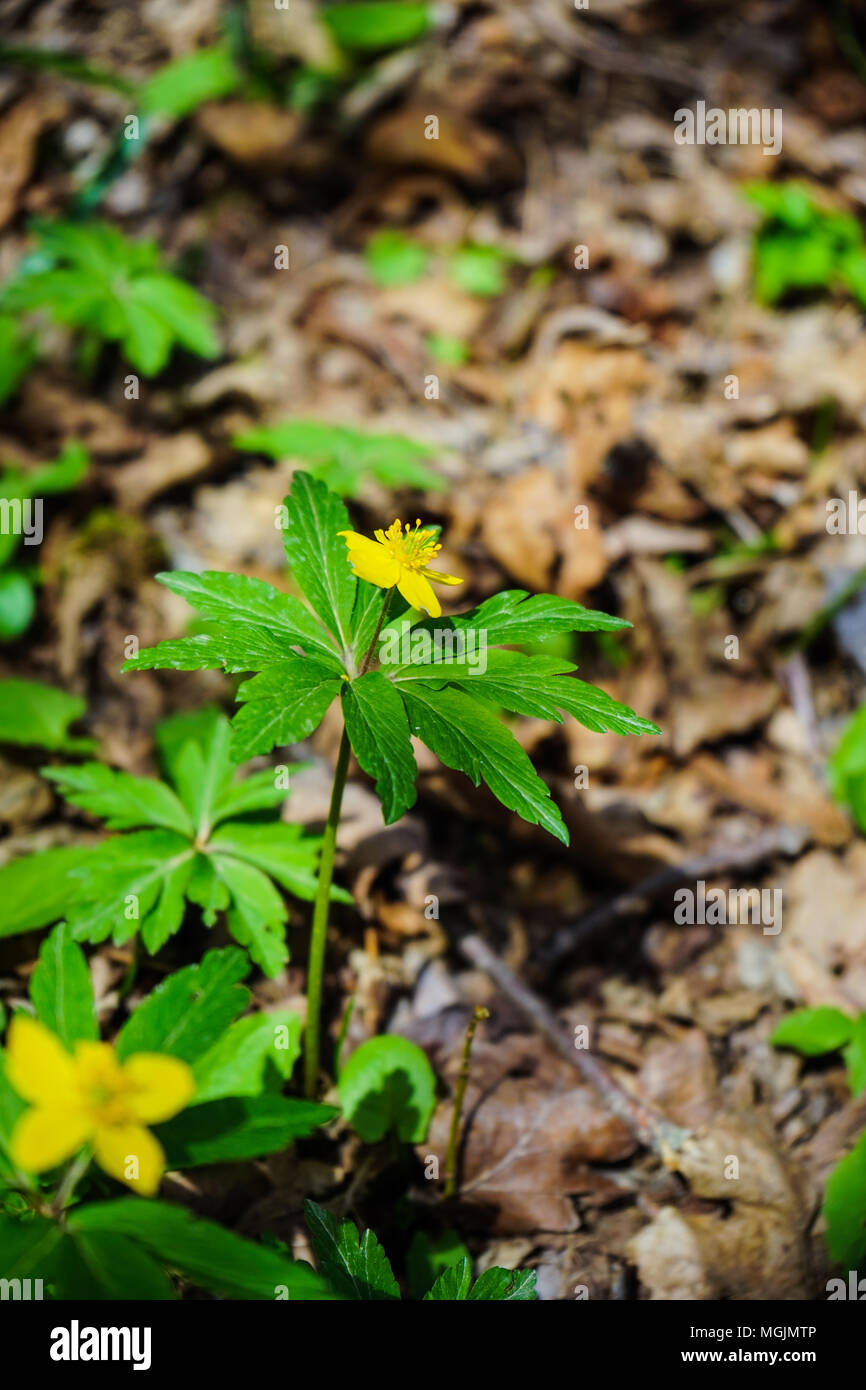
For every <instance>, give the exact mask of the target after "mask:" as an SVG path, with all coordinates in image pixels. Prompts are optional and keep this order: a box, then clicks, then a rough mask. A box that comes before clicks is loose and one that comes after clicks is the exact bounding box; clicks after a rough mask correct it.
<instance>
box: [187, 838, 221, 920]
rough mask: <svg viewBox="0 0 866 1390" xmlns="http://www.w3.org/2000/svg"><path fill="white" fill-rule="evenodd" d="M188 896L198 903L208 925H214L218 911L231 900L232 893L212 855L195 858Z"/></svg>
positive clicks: (188, 885)
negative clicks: (221, 876) (218, 872)
mask: <svg viewBox="0 0 866 1390" xmlns="http://www.w3.org/2000/svg"><path fill="white" fill-rule="evenodd" d="M186 896H187V898H188V899H189V901H190V902H191V903H196V904H197V905H198V906H199V907H200V908H201V910H202V919H203V921H204V924H205V926H206V927H212V926H213V925H214V923H215V922H216V919H217V913H218V912H222V911H223V909H224V908H227V907H228V905H229V903H230V902H231V894H230V893H229V890H228V889H227V888H226V886H225V884H224V883H223V881H222V879H221V878H219V876H218V875H217V873H216V871H215V869H214V866H213V861H212V859H211V857H210V855H208V854H197V855H196V857H195V859H194V860H193V862H192V873H191V874H190V878H189V883H188V884H187V887H186Z"/></svg>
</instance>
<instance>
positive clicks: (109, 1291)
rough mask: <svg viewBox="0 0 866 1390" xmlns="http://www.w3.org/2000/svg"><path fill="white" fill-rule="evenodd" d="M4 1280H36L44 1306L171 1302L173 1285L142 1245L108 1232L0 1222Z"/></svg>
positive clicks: (51, 1224)
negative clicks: (79, 1302)
mask: <svg viewBox="0 0 866 1390" xmlns="http://www.w3.org/2000/svg"><path fill="white" fill-rule="evenodd" d="M0 1244H1V1247H3V1277H6V1279H22V1280H24V1279H31V1280H35V1279H40V1280H42V1282H43V1290H42V1295H43V1297H44V1298H46V1300H47V1301H53V1302H57V1301H67V1300H86V1301H88V1302H89V1301H92V1300H97V1301H101V1300H135V1301H136V1302H138V1301H154V1300H171V1298H174V1297H175V1293H174V1287H172V1284H171V1280H170V1279H168V1276H167V1275H165V1272H164V1270H163V1269H161V1268H160V1265H158V1264H157V1261H156V1259H154V1258H153V1257H152V1255H150V1254H147V1251H146V1250H143V1248H142V1245H138V1244H136V1243H135V1241H132V1240H129V1238H128V1237H126V1236H121V1234H118V1233H117V1232H110V1230H93V1232H90V1230H88V1232H83V1230H75V1232H72V1230H70V1229H68V1227H63V1226H60V1225H58V1223H57V1222H51V1220H44V1219H43V1218H35V1219H32V1220H26V1222H17V1220H13V1219H8V1218H0Z"/></svg>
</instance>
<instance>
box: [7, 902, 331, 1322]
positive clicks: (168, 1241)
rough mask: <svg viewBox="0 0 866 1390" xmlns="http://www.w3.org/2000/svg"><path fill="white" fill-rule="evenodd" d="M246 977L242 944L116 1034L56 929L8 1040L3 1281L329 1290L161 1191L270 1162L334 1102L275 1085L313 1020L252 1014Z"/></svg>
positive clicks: (78, 959)
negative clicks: (101, 1023)
mask: <svg viewBox="0 0 866 1390" xmlns="http://www.w3.org/2000/svg"><path fill="white" fill-rule="evenodd" d="M248 970H249V962H248V960H247V958H246V956H245V954H244V952H242V951H239V950H237V949H236V948H235V947H229V948H227V949H225V950H222V951H212V952H209V953H208V954H207V955H206V956H205V957H204V959H203V960H202V962H201V964H200V965H193V966H189V967H187V968H186V969H185V970H180V971H178V972H177V973H176V974H175V975H172V976H170V977H169V978H168V979H167V980H166V981H164V983H163V984H162V985H161V986H159V987H158V988H157V989H156V990H154V991H153V993H152V994H151V995H149V997H148V998H147V1000H146V1001H145V1002H144V1003H143V1004H142V1005H141V1007H140V1008H139V1009H138V1010H136V1012H135V1013H134V1014H133V1015H132V1016H131V1017H130V1018H129V1019H128V1021H127V1022H126V1023H125V1024H124V1026H123V1027H122V1028H121V1030H120V1033H119V1034H118V1036H117V1038H116V1039H115V1041H114V1043H113V1044H110V1043H108V1042H102V1041H100V1040H99V1032H98V1028H97V1023H96V1016H95V1012H94V1004H93V990H92V986H91V983H90V975H89V972H88V969H87V962H86V960H85V958H84V955H83V953H82V951H81V948H80V947H79V946H77V945H76V944H75V942H74V941H73V940H72V936H71V933H70V931H69V928H68V927H66V926H60V927H58V928H56V929H55V930H54V931H53V932H52V933H51V935H50V936H49V937H48V938H46V940H45V942H44V943H43V946H42V950H41V952H40V956H39V963H38V965H37V967H36V970H35V971H34V972H33V975H32V977H31V982H30V1002H31V1008H32V1013H30V1012H26V1011H24V1010H21V1011H20V1012H18V1013H16V1014H15V1015H14V1016H13V1019H12V1021H11V1023H10V1025H9V1030H8V1037H7V1045H6V1049H5V1051H4V1050H2V1049H0V1245H2V1249H3V1262H4V1264H3V1271H4V1277H5V1278H9V1279H17V1278H28V1279H34V1278H36V1279H42V1280H43V1281H44V1284H45V1293H46V1296H47V1297H49V1298H52V1299H69V1298H97V1299H103V1298H121V1299H171V1298H175V1297H177V1287H176V1281H177V1280H178V1279H179V1280H181V1281H182V1282H183V1283H184V1284H189V1285H193V1286H195V1287H199V1288H205V1289H210V1290H212V1291H214V1292H215V1293H219V1294H223V1295H225V1296H227V1297H230V1298H258V1299H267V1298H275V1297H280V1296H282V1297H297V1298H304V1299H310V1298H313V1299H315V1298H329V1297H333V1295H332V1294H331V1292H330V1291H329V1289H328V1287H327V1286H326V1284H325V1283H324V1281H323V1280H322V1279H321V1278H320V1277H319V1276H317V1275H316V1274H315V1273H314V1272H313V1271H312V1270H310V1269H309V1267H308V1266H305V1265H300V1264H296V1263H295V1262H294V1261H292V1260H289V1259H287V1258H286V1257H285V1256H284V1255H282V1254H280V1253H278V1252H276V1251H273V1250H269V1249H267V1248H265V1247H263V1246H259V1245H256V1244H254V1243H253V1242H251V1241H246V1240H242V1239H240V1238H239V1237H238V1236H235V1235H232V1234H231V1233H230V1232H228V1231H224V1230H222V1229H221V1228H220V1227H219V1226H215V1225H213V1224H212V1223H211V1222H208V1221H201V1220H199V1219H198V1218H196V1217H194V1216H192V1215H191V1214H190V1213H188V1212H186V1211H184V1210H183V1209H182V1208H180V1207H177V1206H173V1205H169V1204H167V1203H164V1202H161V1201H158V1200H153V1198H154V1196H155V1194H156V1192H157V1191H158V1189H159V1186H160V1182H161V1179H162V1174H163V1171H164V1170H165V1169H166V1168H170V1169H186V1168H192V1167H196V1166H198V1165H201V1164H209V1163H218V1162H230V1161H237V1160H244V1159H250V1158H258V1157H261V1156H263V1155H266V1154H269V1153H273V1152H275V1151H276V1150H277V1149H282V1148H285V1147H286V1145H287V1144H289V1143H290V1142H292V1141H293V1140H294V1139H296V1138H299V1137H301V1136H304V1135H308V1134H311V1133H312V1132H313V1130H314V1129H316V1128H317V1127H318V1126H319V1125H321V1124H324V1123H327V1121H328V1120H330V1119H331V1118H332V1117H333V1116H334V1114H335V1113H336V1112H335V1111H334V1109H333V1108H332V1107H330V1106H323V1105H316V1104H312V1103H310V1102H308V1101H300V1100H295V1099H291V1098H285V1097H283V1096H281V1095H279V1094H278V1090H279V1088H280V1087H281V1086H282V1084H283V1083H284V1081H285V1080H286V1079H287V1078H288V1076H289V1075H290V1073H291V1070H292V1066H293V1063H294V1061H295V1060H296V1058H297V1055H298V1051H299V1035H300V1023H299V1020H298V1019H297V1017H296V1016H295V1015H293V1014H291V1013H289V1012H287V1011H281V1012H279V1013H274V1014H256V1015H253V1016H251V1017H245V1018H241V1017H239V1015H241V1014H243V1013H244V1011H245V1009H246V1008H247V1006H248V1004H249V1002H250V998H251V996H250V993H249V991H248V990H247V989H246V988H245V987H244V985H243V984H242V983H241V981H242V980H243V978H244V976H245V974H246V973H247V972H248ZM117 1184H121V1185H122V1186H125V1187H127V1188H130V1189H132V1191H133V1192H134V1193H135V1194H136V1195H135V1196H132V1197H128V1196H127V1197H117V1196H116V1195H115V1193H116V1185H117ZM104 1198H108V1200H102V1199H104ZM280 1289H284V1290H286V1292H285V1293H283V1294H280V1293H279V1292H278V1290H280Z"/></svg>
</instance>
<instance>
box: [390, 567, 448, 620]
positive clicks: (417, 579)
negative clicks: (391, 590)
mask: <svg viewBox="0 0 866 1390" xmlns="http://www.w3.org/2000/svg"><path fill="white" fill-rule="evenodd" d="M397 588H398V589H399V590H400V593H401V594H402V595H403V597H404V599H405V600H406V602H407V603H408V604H411V606H412V607H413V608H423V609H424V611H425V612H426V613H429V614H430V617H431V618H438V617H439V616H440V614H441V613H442V606H441V604H440V603H439V600H438V598H437V597H436V595H435V594H434V592H433V590H432V589H431V588H430V585H429V584H428V583H427V580H426V579H425V577H424V575H423V574H421V573H420V572H419V571H418V570H409V569H404V570H403V571H402V572H401V574H400V578H399V579H398V581H397Z"/></svg>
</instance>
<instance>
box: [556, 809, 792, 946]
mask: <svg viewBox="0 0 866 1390" xmlns="http://www.w3.org/2000/svg"><path fill="white" fill-rule="evenodd" d="M808 838H809V834H808V831H807V830H804V829H803V827H802V826H784V825H783V826H780V827H778V828H776V829H774V830H768V831H766V832H765V833H764V834H763V835H759V836H758V837H757V839H755V840H750V841H749V842H748V843H747V844H744V845H726V846H725V847H724V848H722V849H716V850H711V851H709V853H707V854H703V855H698V856H696V857H695V858H694V859H687V860H686V861H685V862H684V863H682V864H666V865H665V867H664V868H663V869H658V870H657V871H656V872H655V873H653V874H649V875H648V877H647V878H644V879H641V881H640V883H637V884H635V886H634V887H633V888H628V889H626V891H625V892H624V893H619V894H618V895H617V896H616V897H615V898H610V899H609V900H608V901H607V902H606V903H602V904H601V905H600V906H599V907H594V908H593V909H592V911H591V912H585V913H584V915H583V916H582V917H578V919H577V921H576V922H570V923H569V924H568V925H567V926H565V927H561V928H560V930H559V931H558V932H557V933H556V935H555V936H554V938H553V940H552V941H551V942H550V943H549V944H548V945H547V946H546V947H544V948H543V949H542V951H541V953H540V954H541V957H542V959H543V960H544V962H545V964H546V965H555V964H556V963H557V962H558V961H560V960H562V958H563V957H564V956H567V955H569V954H570V953H571V952H572V951H575V950H576V949H577V948H578V947H579V946H583V945H584V943H585V942H587V941H589V940H590V938H591V937H593V936H595V935H597V933H598V932H600V931H603V930H604V929H605V927H612V926H614V925H615V924H616V923H617V922H622V921H625V920H627V919H628V918H631V917H640V916H641V915H642V914H643V913H644V912H646V911H647V909H648V908H649V907H651V906H652V904H653V903H654V902H655V901H656V899H658V898H660V897H661V896H662V894H663V893H668V892H671V891H672V890H673V889H674V888H676V887H677V886H678V885H679V884H681V883H683V882H685V881H687V880H689V879H698V878H707V877H709V876H710V875H712V874H724V873H731V872H733V871H742V870H744V869H753V868H754V867H755V865H756V864H760V863H761V861H762V860H764V859H769V858H771V857H772V856H773V855H776V854H784V855H789V856H790V855H797V854H799V853H800V852H801V850H802V849H803V845H804V843H805V842H806V840H808Z"/></svg>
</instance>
